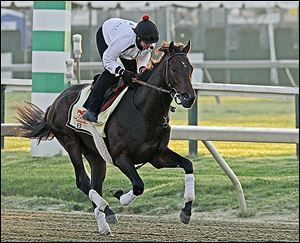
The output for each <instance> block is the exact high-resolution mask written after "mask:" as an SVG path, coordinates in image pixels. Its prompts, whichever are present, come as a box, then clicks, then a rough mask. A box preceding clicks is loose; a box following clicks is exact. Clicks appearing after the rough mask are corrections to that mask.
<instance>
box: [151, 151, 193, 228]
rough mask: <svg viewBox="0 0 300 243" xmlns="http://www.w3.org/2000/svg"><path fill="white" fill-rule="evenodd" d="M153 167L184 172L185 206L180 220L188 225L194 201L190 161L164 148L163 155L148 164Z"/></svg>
mask: <svg viewBox="0 0 300 243" xmlns="http://www.w3.org/2000/svg"><path fill="white" fill-rule="evenodd" d="M150 163H151V164H152V165H153V166H154V167H156V168H158V169H160V168H176V167H181V168H183V169H184V171H185V191H184V199H185V206H184V208H182V209H181V213H180V219H181V221H182V222H183V223H185V224H188V223H189V222H190V218H191V215H192V203H193V200H194V199H195V188H194V187H195V186H194V184H195V179H194V174H193V164H192V162H191V161H190V160H188V159H186V158H184V157H182V156H181V155H179V154H177V153H175V152H174V151H172V150H171V149H169V148H166V149H165V150H164V151H163V153H162V154H161V155H160V156H158V157H156V158H155V159H154V160H153V161H151V162H150Z"/></svg>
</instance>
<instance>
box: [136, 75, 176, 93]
mask: <svg viewBox="0 0 300 243" xmlns="http://www.w3.org/2000/svg"><path fill="white" fill-rule="evenodd" d="M132 81H133V82H135V83H138V84H140V85H143V86H146V87H149V88H151V89H156V90H157V91H158V92H162V93H165V94H171V91H172V90H166V89H163V88H162V87H157V86H155V85H152V84H148V83H146V82H144V81H142V80H139V79H136V78H133V79H132Z"/></svg>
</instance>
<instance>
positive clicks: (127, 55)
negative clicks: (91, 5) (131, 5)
mask: <svg viewBox="0 0 300 243" xmlns="http://www.w3.org/2000/svg"><path fill="white" fill-rule="evenodd" d="M149 18H150V17H149V16H148V15H144V16H143V17H142V20H141V21H140V22H139V23H138V24H137V23H135V22H133V21H130V20H125V19H120V18H111V19H108V20H106V21H105V22H104V23H103V26H101V27H100V28H99V29H98V31H97V33H96V42H97V48H98V51H99V54H100V57H101V59H102V61H103V66H104V71H103V72H102V74H101V75H100V76H99V78H98V79H97V81H96V82H95V84H94V86H93V88H92V90H91V93H90V95H89V97H88V99H87V101H86V102H85V103H84V105H83V107H84V108H86V109H87V111H86V112H85V113H84V115H83V118H84V119H86V120H88V121H92V122H97V117H98V114H99V113H100V108H101V104H102V102H103V100H104V94H105V91H106V90H107V89H108V88H109V87H111V86H113V84H114V83H116V82H117V80H118V78H116V76H119V75H120V76H121V77H122V78H123V80H124V82H125V83H126V84H127V85H128V86H130V87H132V86H134V84H133V83H132V82H131V81H132V78H134V77H135V76H136V74H137V71H138V72H143V71H144V70H145V68H146V65H147V63H148V62H149V60H150V58H151V52H152V51H153V50H154V47H155V43H156V42H158V40H159V32H158V29H157V27H156V25H155V24H154V23H153V22H152V21H150V20H149ZM118 58H120V60H121V62H122V64H123V66H124V68H125V69H123V68H122V67H121V65H120V64H119V63H118V62H117V59H118Z"/></svg>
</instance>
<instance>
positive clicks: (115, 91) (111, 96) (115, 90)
mask: <svg viewBox="0 0 300 243" xmlns="http://www.w3.org/2000/svg"><path fill="white" fill-rule="evenodd" d="M100 75H101V74H96V75H95V76H94V78H93V80H94V81H93V82H92V87H91V88H92V89H93V86H94V84H95V82H96V81H97V79H98V78H99V76H100ZM116 81H117V82H116V84H115V85H113V86H112V87H110V88H108V89H107V90H106V91H105V94H104V100H103V102H102V105H101V108H100V112H103V111H105V110H106V109H107V108H108V107H109V106H110V105H111V104H112V103H113V102H114V100H115V99H116V98H117V97H118V95H119V94H120V93H121V92H122V91H123V90H124V89H125V88H126V87H127V86H126V84H125V83H124V81H123V80H122V79H121V78H120V77H116Z"/></svg>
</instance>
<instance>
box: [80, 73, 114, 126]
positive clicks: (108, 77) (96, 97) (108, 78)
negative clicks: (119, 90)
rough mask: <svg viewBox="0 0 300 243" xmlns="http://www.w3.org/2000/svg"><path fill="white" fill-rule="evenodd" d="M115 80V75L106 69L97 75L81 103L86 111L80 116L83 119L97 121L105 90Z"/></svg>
mask: <svg viewBox="0 0 300 243" xmlns="http://www.w3.org/2000/svg"><path fill="white" fill-rule="evenodd" d="M115 80H116V78H115V75H113V74H111V73H110V72H109V71H107V70H105V71H104V72H103V73H102V74H101V76H99V78H98V79H97V81H96V82H95V84H94V86H93V88H92V90H91V93H90V95H89V97H88V99H87V100H86V102H85V103H84V104H83V107H84V108H86V109H87V112H85V113H84V114H83V116H82V117H83V118H84V119H86V120H88V121H92V122H97V118H98V115H99V113H100V109H101V106H102V102H103V100H104V94H105V91H106V90H107V89H108V88H109V87H111V86H112V85H113V84H114V82H115Z"/></svg>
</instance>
